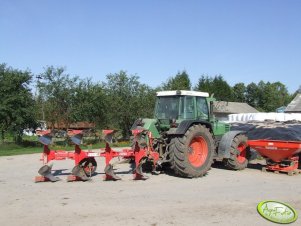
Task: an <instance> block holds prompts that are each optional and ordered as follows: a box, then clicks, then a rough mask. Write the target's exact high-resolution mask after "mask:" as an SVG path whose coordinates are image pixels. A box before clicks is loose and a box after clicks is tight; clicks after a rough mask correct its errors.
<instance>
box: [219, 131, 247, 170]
mask: <svg viewBox="0 0 301 226" xmlns="http://www.w3.org/2000/svg"><path fill="white" fill-rule="evenodd" d="M248 154H249V146H248V138H247V137H246V135H243V134H239V135H237V136H236V137H234V139H233V141H232V144H231V148H230V158H228V159H225V160H224V164H225V166H226V167H227V168H228V169H232V170H243V169H245V168H246V167H247V166H248V162H249V161H248Z"/></svg>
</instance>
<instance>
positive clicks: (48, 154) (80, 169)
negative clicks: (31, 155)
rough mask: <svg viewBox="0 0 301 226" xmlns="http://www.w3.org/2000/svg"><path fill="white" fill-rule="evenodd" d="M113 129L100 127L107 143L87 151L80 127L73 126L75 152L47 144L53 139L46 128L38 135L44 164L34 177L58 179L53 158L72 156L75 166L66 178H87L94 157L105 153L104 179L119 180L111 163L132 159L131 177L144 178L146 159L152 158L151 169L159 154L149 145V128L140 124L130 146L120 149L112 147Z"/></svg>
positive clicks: (150, 137) (90, 174) (92, 166)
mask: <svg viewBox="0 0 301 226" xmlns="http://www.w3.org/2000/svg"><path fill="white" fill-rule="evenodd" d="M115 132H116V131H115V130H103V135H104V139H105V142H106V147H105V148H104V149H101V152H93V151H86V150H82V149H81V148H80V144H81V140H82V137H83V131H81V130H73V131H70V132H69V136H70V139H71V141H72V143H73V144H74V152H72V151H71V152H70V151H65V150H51V149H50V148H49V145H50V144H51V143H52V135H51V131H45V132H44V133H43V134H42V136H40V137H39V141H40V142H41V143H42V144H43V145H44V148H43V153H42V157H41V161H43V166H42V167H41V168H40V169H39V171H38V173H39V174H40V175H39V176H36V177H35V182H46V181H51V182H56V181H59V180H60V179H59V178H58V177H56V176H54V175H53V174H52V166H53V163H52V162H51V161H53V160H66V159H71V160H74V165H75V166H74V167H73V169H72V171H71V174H70V175H69V176H68V178H67V181H68V182H70V181H87V180H89V179H90V177H91V176H92V175H93V174H94V173H95V171H96V168H97V162H96V160H95V158H97V157H104V158H105V167H104V173H105V174H104V177H103V179H104V180H120V179H121V178H120V177H118V176H117V175H116V174H115V172H114V165H115V164H116V163H121V162H125V161H128V160H132V161H134V162H135V168H134V170H133V179H134V180H145V179H147V177H146V176H145V175H144V174H143V172H142V165H143V163H145V161H148V162H151V163H152V167H153V170H155V165H156V162H157V161H158V160H159V154H158V153H157V152H154V151H153V149H152V140H153V139H152V136H151V132H148V131H145V130H144V129H143V128H141V129H136V130H133V131H132V134H133V136H134V140H133V141H134V143H133V148H131V149H122V150H121V151H115V150H113V149H112V148H111V146H110V143H112V138H113V134H114V133H115ZM142 134H143V135H146V136H147V138H148V139H146V140H147V142H146V145H140V144H139V142H138V141H139V140H140V137H141V135H142ZM114 158H122V159H123V160H124V161H121V162H116V163H115V164H112V161H111V160H113V159H114Z"/></svg>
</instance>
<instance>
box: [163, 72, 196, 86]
mask: <svg viewBox="0 0 301 226" xmlns="http://www.w3.org/2000/svg"><path fill="white" fill-rule="evenodd" d="M162 89H163V90H190V89H191V82H190V79H189V75H188V74H187V72H186V71H182V72H178V73H177V74H176V76H175V77H171V78H169V79H168V80H167V82H166V83H164V84H163V85H162Z"/></svg>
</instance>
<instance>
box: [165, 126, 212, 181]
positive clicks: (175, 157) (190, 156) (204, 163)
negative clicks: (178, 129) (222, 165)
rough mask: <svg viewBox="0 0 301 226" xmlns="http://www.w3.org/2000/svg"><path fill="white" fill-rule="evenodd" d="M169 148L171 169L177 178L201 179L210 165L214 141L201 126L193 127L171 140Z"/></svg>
mask: <svg viewBox="0 0 301 226" xmlns="http://www.w3.org/2000/svg"><path fill="white" fill-rule="evenodd" d="M170 148H171V154H170V156H171V160H172V161H171V163H172V169H173V170H174V172H175V174H176V175H178V176H181V177H190V178H191V177H201V176H203V175H205V174H206V173H207V171H208V170H209V169H210V167H211V165H212V162H213V155H214V141H213V138H212V134H211V133H210V132H209V130H208V129H207V128H206V127H204V126H202V125H193V126H191V127H190V128H189V129H188V130H187V131H186V133H185V134H184V136H182V137H175V138H173V139H172V140H171V145H170Z"/></svg>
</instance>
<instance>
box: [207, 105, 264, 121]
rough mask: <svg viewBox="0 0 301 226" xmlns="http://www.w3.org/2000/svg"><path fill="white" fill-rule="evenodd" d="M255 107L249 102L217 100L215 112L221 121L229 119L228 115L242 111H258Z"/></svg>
mask: <svg viewBox="0 0 301 226" xmlns="http://www.w3.org/2000/svg"><path fill="white" fill-rule="evenodd" d="M258 112H259V111H257V110H256V109H255V108H253V107H251V106H250V105H248V104H247V103H239V102H227V101H215V102H214V105H213V113H214V115H215V117H216V118H217V119H218V120H220V121H228V115H230V114H240V113H258Z"/></svg>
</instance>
